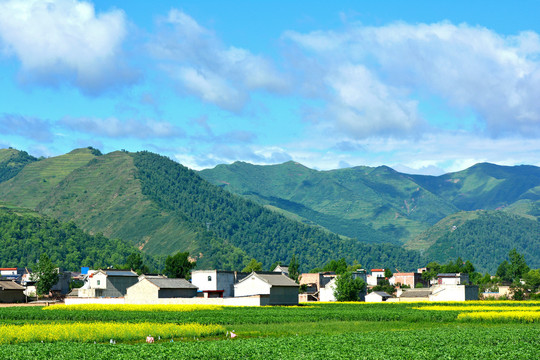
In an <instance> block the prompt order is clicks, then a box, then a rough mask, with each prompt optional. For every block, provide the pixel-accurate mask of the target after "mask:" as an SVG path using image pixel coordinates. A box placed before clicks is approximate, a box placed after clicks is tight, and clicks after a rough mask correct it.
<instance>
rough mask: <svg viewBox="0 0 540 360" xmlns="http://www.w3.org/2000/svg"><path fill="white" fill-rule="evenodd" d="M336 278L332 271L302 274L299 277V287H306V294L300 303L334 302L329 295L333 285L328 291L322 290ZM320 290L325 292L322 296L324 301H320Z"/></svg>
mask: <svg viewBox="0 0 540 360" xmlns="http://www.w3.org/2000/svg"><path fill="white" fill-rule="evenodd" d="M336 276H337V275H336V273H334V272H333V271H326V272H319V273H304V274H302V275H301V276H300V285H305V286H306V292H305V294H304V295H303V296H302V301H335V299H334V300H332V297H333V294H332V295H331V294H330V291H331V290H330V289H331V288H332V287H335V285H330V287H329V288H328V289H329V290H324V289H325V288H326V286H327V285H328V284H329V283H330V282H331V281H332V280H334V279H335V277H336ZM334 284H335V282H334ZM321 290H322V291H323V292H325V294H324V296H323V297H324V299H325V300H322V299H321Z"/></svg>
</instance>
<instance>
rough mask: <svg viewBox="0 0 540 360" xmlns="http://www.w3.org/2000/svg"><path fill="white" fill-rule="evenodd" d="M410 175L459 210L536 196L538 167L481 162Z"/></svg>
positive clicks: (539, 179) (503, 204)
mask: <svg viewBox="0 0 540 360" xmlns="http://www.w3.org/2000/svg"><path fill="white" fill-rule="evenodd" d="M410 177H411V178H412V179H413V180H414V181H416V182H417V183H418V184H419V185H421V186H423V187H424V188H426V189H427V190H429V191H431V192H432V193H434V194H437V195H438V196H440V197H442V198H443V199H445V200H447V201H449V202H451V203H452V204H453V205H455V206H456V207H457V208H459V209H460V210H466V211H471V210H480V209H484V210H495V209H497V208H502V207H506V206H508V205H511V204H512V203H514V202H516V201H518V200H531V201H538V200H540V191H539V190H538V189H539V187H540V168H538V167H536V166H530V165H520V166H500V165H494V164H489V163H481V164H476V165H474V166H471V167H470V168H468V169H465V170H463V171H459V172H455V173H450V174H445V175H441V176H437V177H435V176H422V175H410ZM535 188H536V190H533V189H535Z"/></svg>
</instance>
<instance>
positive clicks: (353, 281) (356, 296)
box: [334, 272, 366, 301]
mask: <svg viewBox="0 0 540 360" xmlns="http://www.w3.org/2000/svg"><path fill="white" fill-rule="evenodd" d="M365 290H366V283H365V282H364V281H363V280H362V279H360V278H354V277H353V274H352V272H345V273H343V274H341V275H338V276H337V277H336V289H335V290H334V296H335V297H336V300H337V301H359V300H360V294H361V293H363V292H364V291H365Z"/></svg>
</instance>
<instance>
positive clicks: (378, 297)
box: [366, 291, 392, 302]
mask: <svg viewBox="0 0 540 360" xmlns="http://www.w3.org/2000/svg"><path fill="white" fill-rule="evenodd" d="M391 297H392V295H390V294H388V293H386V292H384V291H372V292H370V293H369V294H367V295H366V302H383V301H386V300H388V299H390V298H391Z"/></svg>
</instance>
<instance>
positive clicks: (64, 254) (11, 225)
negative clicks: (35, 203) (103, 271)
mask: <svg viewBox="0 0 540 360" xmlns="http://www.w3.org/2000/svg"><path fill="white" fill-rule="evenodd" d="M134 252H138V250H137V249H136V248H134V247H133V246H131V245H129V244H128V243H126V242H124V241H121V240H117V239H108V238H106V237H104V236H103V235H101V234H98V235H93V236H92V235H89V234H87V233H85V232H83V231H82V230H80V229H78V228H77V227H76V226H75V224H73V223H72V222H70V223H60V222H58V221H57V220H55V219H51V218H49V217H43V216H41V215H39V214H37V213H35V212H32V211H30V210H23V209H16V210H14V209H7V208H4V207H0V264H1V265H2V266H3V267H31V268H32V267H34V266H35V264H36V262H37V260H38V259H39V257H40V255H41V254H42V253H46V254H47V255H48V256H49V258H50V259H51V260H52V262H53V263H54V264H55V265H56V266H59V267H62V268H64V269H65V270H72V271H77V270H80V268H81V266H89V267H92V268H100V267H106V266H114V265H122V264H124V262H125V259H126V257H127V256H128V255H129V254H131V253H134ZM150 265H151V264H150Z"/></svg>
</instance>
